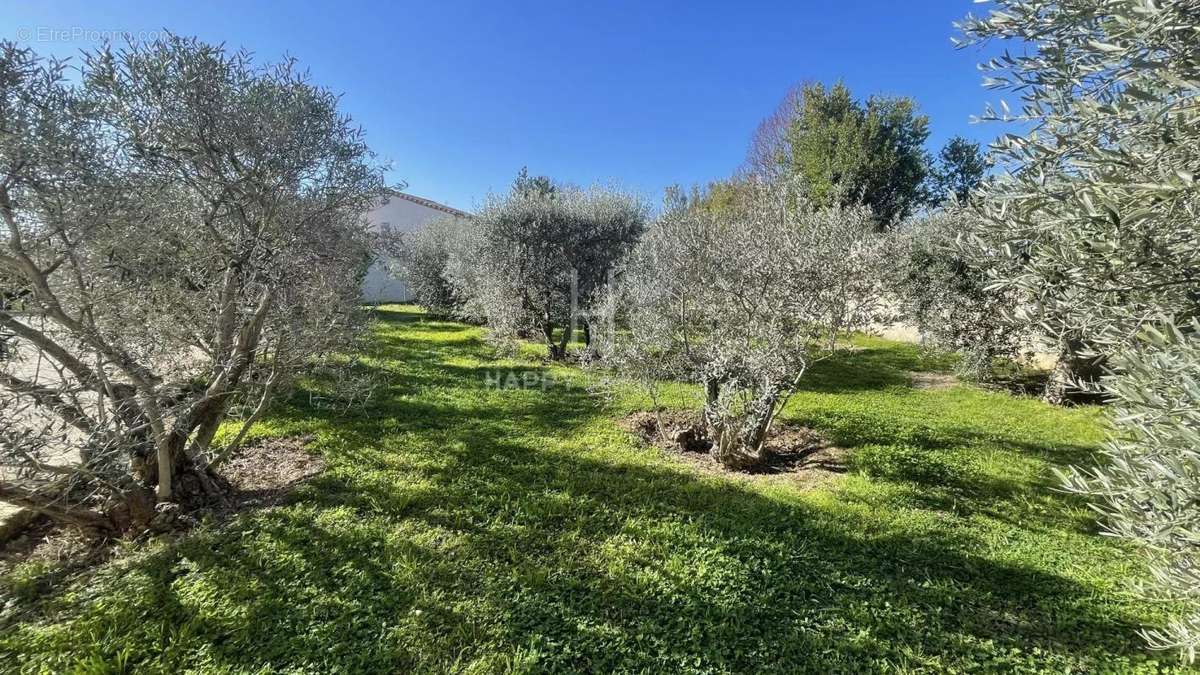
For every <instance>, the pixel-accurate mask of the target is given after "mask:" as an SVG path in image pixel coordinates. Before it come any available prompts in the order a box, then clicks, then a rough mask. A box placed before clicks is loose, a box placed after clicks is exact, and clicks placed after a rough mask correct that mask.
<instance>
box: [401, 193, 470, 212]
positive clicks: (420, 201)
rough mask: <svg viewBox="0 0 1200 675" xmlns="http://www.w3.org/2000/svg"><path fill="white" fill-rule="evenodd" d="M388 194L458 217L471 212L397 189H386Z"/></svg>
mask: <svg viewBox="0 0 1200 675" xmlns="http://www.w3.org/2000/svg"><path fill="white" fill-rule="evenodd" d="M388 196H389V197H395V198H399V199H404V200H406V201H410V202H412V203H414V204H420V205H421V206H424V207H425V208H428V209H433V210H435V211H441V212H442V213H448V214H450V215H452V216H458V217H459V218H470V217H471V214H469V213H467V212H466V211H459V210H458V209H456V208H454V207H453V206H446V205H445V204H439V203H438V202H435V201H433V200H432V199H426V198H424V197H418V196H416V195H410V194H406V193H404V192H400V191H399V190H388Z"/></svg>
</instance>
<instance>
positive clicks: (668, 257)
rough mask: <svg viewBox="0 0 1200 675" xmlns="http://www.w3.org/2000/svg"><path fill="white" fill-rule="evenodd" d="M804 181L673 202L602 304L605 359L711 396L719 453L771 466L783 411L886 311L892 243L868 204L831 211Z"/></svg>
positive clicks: (710, 420) (740, 463)
mask: <svg viewBox="0 0 1200 675" xmlns="http://www.w3.org/2000/svg"><path fill="white" fill-rule="evenodd" d="M794 185H795V182H790V183H789V182H783V183H781V182H774V183H766V182H761V181H757V182H750V183H749V184H747V185H745V186H744V188H743V189H742V190H740V191H739V193H738V195H737V198H736V199H735V200H734V201H733V202H732V203H731V204H728V205H726V206H725V207H724V208H721V209H711V208H706V207H705V206H704V205H703V204H700V205H699V206H698V205H697V204H695V203H694V202H689V201H687V200H683V199H678V198H676V199H674V200H673V203H670V204H668V206H667V208H666V210H665V212H664V213H663V214H662V215H661V216H660V217H659V218H658V219H657V220H655V221H654V223H653V224H652V225H651V227H650V228H649V230H648V231H647V233H646V235H645V237H644V238H643V239H642V241H641V242H640V243H639V244H638V246H637V247H636V248H635V249H634V251H633V252H632V254H631V256H630V257H629V259H628V260H627V261H626V262H625V264H624V266H623V268H622V270H623V271H622V275H621V277H620V278H619V281H618V283H617V284H616V286H615V288H613V289H612V290H611V293H610V295H609V296H608V298H607V301H606V302H605V303H604V305H603V307H604V315H605V316H606V319H607V321H608V322H609V325H611V326H614V327H615V329H614V330H612V331H610V332H608V333H607V334H606V335H605V336H604V344H603V345H602V346H601V350H602V352H603V353H604V355H605V359H604V363H605V364H606V365H608V366H611V367H614V368H616V369H618V370H619V371H621V372H624V373H626V374H629V375H633V376H636V377H639V378H643V379H644V378H646V377H650V378H660V379H665V378H680V379H685V380H690V381H692V382H696V383H697V384H699V385H700V386H701V388H702V391H703V392H704V402H703V411H704V418H705V421H706V424H707V427H708V431H709V434H710V435H711V437H712V440H713V450H712V452H713V455H714V457H715V458H716V459H717V460H718V461H719V462H721V463H722V464H724V465H725V466H728V467H731V468H743V467H747V466H750V465H753V464H756V463H758V462H761V461H763V459H765V455H764V449H763V448H764V443H765V441H766V439H767V435H768V433H769V432H770V429H771V426H772V424H773V423H774V420H775V417H776V415H777V414H778V412H779V410H780V409H781V408H782V407H783V406H784V405H785V404H786V402H787V400H788V397H789V396H790V395H791V394H792V393H793V392H794V391H795V389H796V386H797V385H798V382H799V380H800V378H801V377H802V376H803V375H804V372H805V370H806V369H807V367H808V366H809V365H810V364H811V363H812V362H813V361H814V360H816V359H819V358H821V357H822V356H824V355H827V354H829V353H830V352H832V351H833V350H834V349H836V348H837V346H838V339H839V336H840V335H841V334H842V333H843V332H844V331H850V330H855V329H863V328H867V327H868V326H870V325H871V324H872V323H874V322H877V321H879V320H880V319H881V318H882V316H883V315H884V314H885V313H886V312H885V310H884V305H883V303H882V295H883V282H882V281H881V279H882V275H881V274H880V272H879V270H880V269H881V266H882V264H883V260H884V259H885V254H886V251H887V243H888V242H889V241H890V240H889V239H888V238H887V237H886V236H885V235H881V234H878V233H877V232H876V231H875V223H874V219H873V218H872V215H871V212H870V210H868V209H867V208H865V207H861V206H855V207H845V208H843V207H840V206H833V207H830V208H826V209H819V208H816V207H815V206H813V205H812V204H811V203H809V202H808V201H807V200H806V199H805V197H804V196H803V193H802V191H799V190H796V189H795V188H794V187H793V186H794Z"/></svg>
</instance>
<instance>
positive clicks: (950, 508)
mask: <svg viewBox="0 0 1200 675" xmlns="http://www.w3.org/2000/svg"><path fill="white" fill-rule="evenodd" d="M380 317H381V319H382V321H381V323H380V324H379V325H378V327H377V329H376V334H375V335H376V338H375V341H374V345H373V348H372V349H371V350H370V351H369V352H368V353H367V354H366V355H365V356H366V364H367V365H368V366H370V367H372V368H375V369H377V370H378V371H379V372H380V373H381V374H382V375H386V376H387V377H389V378H391V385H390V387H388V388H386V389H385V390H383V391H381V392H379V395H378V396H376V397H375V398H373V399H372V401H371V403H370V404H369V406H368V407H367V408H366V409H363V410H361V411H354V412H352V413H350V414H348V415H343V414H339V413H334V412H330V411H323V410H314V409H311V408H307V407H305V405H304V402H305V401H306V400H307V398H306V397H304V396H301V397H299V398H297V399H296V402H295V404H294V405H293V406H291V407H287V408H284V409H281V410H279V411H277V412H276V414H275V415H273V416H271V417H270V418H269V419H267V420H265V421H264V425H263V426H262V427H261V428H259V429H258V431H257V433H259V434H266V433H269V434H273V435H297V434H304V433H312V434H314V435H315V436H316V441H315V449H316V451H318V452H320V453H322V454H323V455H324V457H325V458H326V460H327V461H328V462H329V465H330V468H329V469H328V470H327V471H326V473H324V474H322V475H321V476H318V477H317V478H316V479H315V480H314V481H313V482H312V483H310V484H308V485H306V486H305V487H303V488H302V489H301V490H300V492H299V493H297V494H296V495H294V497H293V498H292V499H291V500H290V501H289V503H287V504H285V505H283V506H280V507H277V508H272V509H266V510H259V511H254V512H249V513H245V514H243V515H242V516H240V517H239V518H237V519H236V520H234V521H233V522H231V523H228V524H227V525H224V526H219V527H217V526H211V527H206V528H203V529H201V530H200V531H198V532H195V533H193V534H191V535H188V536H184V537H181V538H179V539H178V540H175V541H161V542H159V543H157V544H154V545H151V546H141V547H139V548H138V550H137V552H136V553H135V554H132V555H126V556H125V557H124V558H123V559H122V560H120V561H118V562H116V563H112V564H109V565H107V566H105V567H103V568H101V569H100V570H99V571H98V572H97V573H95V574H93V575H91V576H90V577H87V578H86V580H77V581H74V582H63V583H59V584H56V585H53V586H51V587H49V588H46V590H45V591H44V592H39V593H37V596H38V600H37V601H36V603H33V604H30V603H29V602H28V600H21V601H19V602H16V603H14V604H12V605H9V608H8V609H7V610H4V611H6V612H8V613H7V614H6V615H4V616H3V617H0V622H3V623H0V670H11V671H16V670H25V671H29V672H36V671H39V670H44V671H45V672H72V671H75V672H115V671H120V670H121V668H123V667H124V668H125V669H127V670H128V671H131V672H187V671H191V672H205V673H221V672H281V671H288V672H380V673H393V672H448V671H449V672H472V673H490V672H614V671H617V672H690V673H700V672H705V673H712V672H821V673H826V672H881V671H889V672H895V671H906V672H964V671H971V672H1060V673H1061V672H1146V673H1149V672H1157V671H1160V670H1166V671H1170V670H1171V669H1172V667H1173V666H1172V660H1171V659H1170V658H1169V657H1167V656H1165V655H1160V656H1157V657H1156V656H1154V655H1148V654H1146V653H1144V652H1142V651H1141V649H1140V645H1139V644H1138V643H1137V640H1136V638H1135V637H1134V635H1133V634H1132V630H1131V627H1132V626H1134V625H1138V624H1141V623H1146V622H1149V623H1155V622H1159V621H1161V620H1162V617H1163V615H1164V614H1165V608H1163V607H1162V606H1159V605H1154V604H1150V603H1144V602H1139V601H1137V600H1134V599H1132V598H1130V597H1129V596H1128V595H1127V594H1124V593H1122V592H1121V591H1120V581H1119V579H1121V578H1122V577H1125V576H1127V575H1136V574H1139V573H1140V570H1141V568H1140V567H1139V566H1138V565H1137V564H1136V562H1135V561H1136V558H1135V557H1133V556H1131V555H1130V554H1129V553H1128V552H1127V551H1126V550H1125V549H1123V548H1122V547H1121V546H1120V545H1119V544H1117V543H1115V542H1113V541H1111V540H1108V539H1105V538H1102V537H1099V536H1097V535H1096V534H1094V533H1093V532H1091V531H1089V530H1088V527H1087V525H1086V523H1087V522H1088V520H1089V517H1088V514H1087V511H1086V509H1084V508H1083V507H1082V506H1081V505H1080V504H1079V503H1078V502H1076V501H1074V500H1073V499H1071V498H1070V497H1067V496H1064V495H1063V494H1061V493H1059V492H1057V491H1056V490H1054V489H1053V488H1054V486H1053V485H1051V484H1049V483H1048V481H1049V480H1051V479H1050V477H1049V469H1050V467H1053V466H1061V465H1063V464H1065V463H1067V462H1070V461H1073V460H1077V459H1078V458H1079V457H1082V456H1085V455H1086V454H1088V453H1089V452H1091V451H1092V450H1094V449H1095V447H1096V444H1097V443H1098V441H1099V439H1100V437H1101V432H1102V429H1101V427H1100V426H1099V425H1098V424H1097V422H1096V419H1097V415H1096V413H1095V411H1094V410H1091V409H1088V408H1079V409H1073V410H1062V409H1055V408H1052V407H1049V406H1046V405H1044V404H1041V403H1040V402H1038V401H1035V400H1031V399H1021V398H1012V397H1009V396H1006V395H1003V394H997V393H989V392H984V391H981V390H978V389H974V388H970V387H955V388H952V389H948V390H944V391H933V390H915V389H912V388H910V387H909V386H908V372H909V371H912V370H917V369H921V368H923V367H926V366H928V365H929V364H927V363H926V362H923V361H922V359H921V357H920V356H919V353H918V350H917V349H916V348H915V347H912V346H907V345H897V344H895V343H889V342H885V341H882V340H872V339H863V340H859V341H858V347H859V349H858V350H857V351H855V352H851V353H847V354H845V355H843V356H841V357H838V358H836V359H833V360H830V361H825V362H822V363H820V364H818V366H817V367H815V368H814V370H813V372H811V373H810V374H809V376H808V377H806V378H805V381H804V382H805V389H804V390H803V391H801V392H800V393H798V394H797V396H796V397H795V398H794V399H793V401H792V404H791V405H790V406H789V408H788V410H787V411H786V413H785V417H787V418H789V419H790V420H792V421H793V422H800V423H804V424H809V425H811V426H814V427H816V428H818V429H819V430H820V431H821V432H822V433H824V434H826V435H827V436H829V437H830V438H831V439H832V440H834V441H835V442H836V443H837V444H839V445H841V446H842V447H844V448H847V449H848V450H849V451H850V456H849V462H850V471H849V472H848V473H847V474H845V475H843V476H842V477H841V478H839V479H837V481H836V482H835V483H832V484H830V485H827V486H826V487H822V488H817V489H813V490H806V489H804V488H803V487H801V486H798V485H797V484H796V483H794V482H793V481H792V479H790V478H789V477H786V476H778V477H770V478H761V479H756V480H753V481H751V480H745V479H736V478H726V477H718V476H713V475H710V474H705V473H703V472H700V471H698V470H696V469H694V468H692V467H690V466H689V465H687V464H684V463H681V462H680V461H679V460H678V459H676V458H674V457H673V456H669V455H665V454H663V453H660V452H659V451H656V450H653V449H647V448H644V447H639V446H638V445H636V444H635V443H634V442H633V440H632V439H631V438H630V437H629V436H628V435H627V434H625V433H624V432H622V431H620V430H619V429H618V428H617V427H616V420H617V419H618V418H619V417H620V416H622V415H624V414H626V413H627V412H629V411H630V410H632V409H635V408H639V407H642V406H644V405H645V401H642V400H640V399H637V398H625V397H618V400H616V401H614V402H613V403H612V404H602V403H600V402H597V401H596V400H595V399H594V398H593V397H592V396H590V395H589V394H588V392H587V391H586V390H585V389H584V388H582V387H581V386H579V385H581V384H583V383H584V379H583V376H582V375H581V374H580V373H579V372H578V371H576V370H574V369H571V368H565V367H552V368H546V367H543V366H541V365H539V363H538V362H537V361H535V360H532V359H525V358H521V359H517V360H506V361H499V362H498V361H495V360H493V357H492V356H491V354H490V352H489V350H488V349H487V347H486V346H485V344H484V343H483V341H482V339H481V336H482V330H481V329H477V328H471V327H467V326H463V325H460V324H455V323H448V322H434V321H429V320H426V319H424V318H423V317H421V316H419V315H416V314H414V313H412V312H411V311H410V310H398V309H396V308H383V309H382V310H381V311H380ZM531 351H532V350H531ZM497 370H504V371H509V370H511V371H512V372H514V373H519V374H521V375H522V376H524V375H526V374H529V375H531V376H536V375H545V374H551V375H553V376H554V377H555V378H556V380H555V381H556V384H554V385H552V386H550V387H549V388H548V389H545V390H543V389H542V388H540V387H538V388H534V389H496V388H492V387H489V386H487V382H488V380H487V375H488V374H489V373H495V372H496V371H497ZM43 574H45V570H38V569H34V568H28V569H26V570H25V572H24V573H23V574H16V575H10V576H9V577H8V578H6V579H5V580H4V581H3V582H2V584H3V585H0V593H3V594H4V595H5V596H6V599H7V598H9V597H16V595H17V593H19V594H20V595H21V597H25V598H28V596H29V594H28V593H27V592H26V591H27V590H28V589H30V588H33V587H37V586H38V585H39V581H38V577H39V576H40V575H43ZM14 587H15V589H14ZM10 589H14V591H15V592H13V593H10Z"/></svg>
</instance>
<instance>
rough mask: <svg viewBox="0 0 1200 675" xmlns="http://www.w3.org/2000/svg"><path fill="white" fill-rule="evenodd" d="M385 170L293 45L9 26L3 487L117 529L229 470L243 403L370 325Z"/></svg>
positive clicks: (35, 504) (1, 182)
mask: <svg viewBox="0 0 1200 675" xmlns="http://www.w3.org/2000/svg"><path fill="white" fill-rule="evenodd" d="M381 188H382V181H381V177H380V172H379V171H378V170H377V168H375V167H374V166H373V164H372V161H371V155H370V153H369V151H368V149H367V147H366V146H365V144H364V143H363V139H362V134H361V132H360V131H359V130H358V129H357V128H355V127H354V126H352V125H351V123H350V121H349V120H348V119H347V118H345V117H344V116H342V115H341V114H339V112H338V109H337V97H336V96H335V95H334V94H332V93H330V92H328V91H326V90H323V89H320V88H317V87H314V86H313V85H311V84H310V83H309V82H308V81H307V80H306V78H305V77H304V76H303V75H302V74H301V73H300V72H298V71H297V69H296V68H295V66H294V64H293V63H291V62H285V63H283V64H280V65H277V66H270V67H256V66H254V65H253V64H252V63H251V61H250V58H249V57H248V55H246V54H244V53H229V52H227V51H225V50H224V49H223V48H221V47H214V46H210V45H206V44H203V43H200V42H197V41H195V40H189V39H183V38H177V37H169V38H166V39H163V40H160V41H155V42H150V43H141V44H132V45H130V46H128V47H126V48H124V49H120V50H110V49H103V50H100V51H98V52H95V53H92V54H89V55H87V57H86V59H85V61H84V62H83V64H82V66H81V68H80V72H79V78H78V82H77V83H76V84H72V83H71V81H69V79H68V78H67V77H66V72H65V67H64V65H63V64H61V63H56V62H47V61H40V60H38V59H37V58H36V57H35V55H34V54H32V53H31V52H29V51H28V50H23V49H19V48H17V47H15V46H14V45H11V44H3V45H0V224H2V227H3V230H4V232H5V234H6V237H5V239H4V241H3V244H2V245H0V287H3V288H6V289H21V291H22V294H23V300H22V302H21V303H20V304H19V305H18V306H13V305H6V306H5V307H3V308H0V327H2V328H3V329H4V330H5V331H7V332H9V333H11V334H12V335H14V336H15V337H14V339H13V340H12V342H11V343H10V347H11V351H12V353H11V354H10V355H9V357H8V358H7V359H6V360H4V361H3V362H0V411H2V412H0V462H2V464H3V466H0V471H2V472H3V473H0V500H3V501H7V502H10V503H14V504H17V505H21V506H26V507H30V508H34V509H37V510H40V511H42V512H43V513H46V514H48V515H51V516H52V517H55V518H58V519H60V520H64V521H69V522H74V523H77V524H81V525H85V526H88V527H91V528H95V529H100V530H107V531H114V530H121V529H124V528H127V527H131V526H139V525H145V524H146V522H147V520H148V519H149V518H150V517H151V515H152V514H153V510H152V509H153V508H154V504H155V502H156V501H157V502H160V503H161V502H167V501H173V500H182V499H185V498H186V497H187V496H188V493H189V492H190V491H192V490H198V489H200V487H201V486H205V485H211V484H210V482H209V481H208V478H207V476H208V473H207V472H208V470H209V469H211V468H213V467H214V466H215V464H216V463H219V461H220V460H221V459H222V458H223V457H224V456H227V455H223V454H221V453H213V452H210V444H211V442H212V439H213V436H214V434H215V433H216V431H217V428H218V426H219V425H220V424H221V423H222V422H223V421H224V420H226V419H227V418H228V416H229V413H230V410H231V409H232V408H233V407H234V406H237V407H239V408H241V409H244V410H246V411H247V418H246V426H244V427H243V430H244V429H245V428H248V425H249V424H251V423H253V421H254V420H255V419H256V418H257V416H258V415H259V414H260V413H261V412H262V410H263V409H264V408H265V406H266V405H268V404H269V402H270V400H271V399H272V397H273V396H274V395H275V394H276V393H277V392H279V391H280V390H281V389H282V388H283V387H284V386H285V385H286V384H287V382H288V381H289V380H290V379H291V378H292V377H293V376H294V375H295V374H296V373H297V372H300V371H302V370H303V369H305V368H306V367H307V366H308V365H309V364H311V363H312V361H313V359H314V358H318V357H320V356H321V355H323V354H328V353H330V352H331V351H333V350H336V349H340V348H343V347H345V345H346V340H348V339H351V338H352V337H353V336H354V334H355V330H356V327H357V326H358V325H359V324H358V321H357V316H358V288H359V284H358V282H359V280H360V278H361V276H362V274H363V272H364V271H365V268H366V264H367V262H368V259H369V254H370V247H371V244H372V242H371V240H370V238H369V235H368V234H367V230H366V227H365V223H364V222H363V220H362V214H363V213H364V212H365V211H366V210H367V208H368V207H369V206H370V205H371V204H372V203H373V202H374V200H376V199H377V198H378V197H379V196H380V194H381ZM243 433H244V431H243ZM238 438H239V439H240V438H241V435H239V436H238ZM235 445H236V442H235Z"/></svg>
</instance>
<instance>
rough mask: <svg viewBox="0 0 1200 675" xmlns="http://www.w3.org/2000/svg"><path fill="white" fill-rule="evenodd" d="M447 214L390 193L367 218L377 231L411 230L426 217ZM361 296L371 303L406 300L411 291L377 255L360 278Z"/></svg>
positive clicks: (427, 218)
mask: <svg viewBox="0 0 1200 675" xmlns="http://www.w3.org/2000/svg"><path fill="white" fill-rule="evenodd" d="M447 215H450V214H448V213H446V212H445V211H440V210H438V209H435V208H431V207H428V206H425V205H423V204H418V203H417V202H414V201H409V200H408V199H405V198H404V197H391V198H390V199H388V201H387V202H385V203H384V204H383V205H382V206H379V207H377V208H375V209H373V210H371V211H369V212H368V213H367V221H368V222H369V223H370V224H371V227H372V228H373V229H375V230H376V231H379V230H380V229H382V228H384V227H390V228H391V231H392V232H414V231H416V230H417V229H419V228H420V227H421V226H422V225H425V224H426V223H428V222H429V221H431V220H436V219H437V218H442V217H445V216H447ZM362 299H363V302H367V303H372V304H374V303H381V302H408V301H409V300H412V292H411V291H410V290H409V287H408V284H407V283H406V282H405V281H404V280H403V279H399V278H396V277H394V276H392V275H391V274H389V273H388V270H387V261H386V260H384V259H382V258H380V259H378V260H376V261H375V262H373V263H372V264H371V267H370V268H369V269H368V270H367V276H366V278H364V279H363V284H362Z"/></svg>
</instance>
